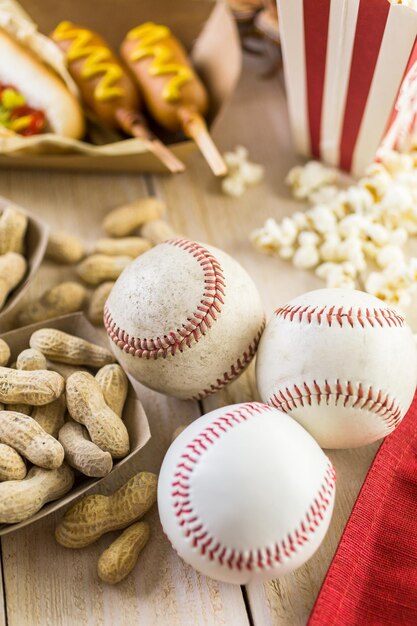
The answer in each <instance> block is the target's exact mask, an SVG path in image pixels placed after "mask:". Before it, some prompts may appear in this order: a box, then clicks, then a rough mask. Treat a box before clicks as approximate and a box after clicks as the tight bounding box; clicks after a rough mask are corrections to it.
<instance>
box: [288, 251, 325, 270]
mask: <svg viewBox="0 0 417 626" xmlns="http://www.w3.org/2000/svg"><path fill="white" fill-rule="evenodd" d="M319 261H320V255H319V252H318V250H317V248H315V247H314V246H301V247H300V248H298V250H297V251H296V252H295V253H294V256H293V259H292V262H293V264H294V266H295V267H298V268H299V269H305V270H308V269H311V268H312V267H316V265H317V264H318V263H319Z"/></svg>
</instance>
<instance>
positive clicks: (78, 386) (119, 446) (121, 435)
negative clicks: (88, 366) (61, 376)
mask: <svg viewBox="0 0 417 626" xmlns="http://www.w3.org/2000/svg"><path fill="white" fill-rule="evenodd" d="M66 395H67V407H68V412H69V414H70V415H71V417H72V419H73V420H75V421H76V422H78V423H80V424H82V425H83V426H85V427H86V428H87V430H88V434H89V435H90V437H91V441H93V442H94V443H95V444H96V445H97V446H98V447H99V448H101V449H102V450H104V451H105V452H110V454H111V455H112V457H113V458H121V457H124V456H126V454H127V453H128V452H129V434H128V432H127V429H126V426H125V425H124V423H123V422H122V420H121V419H120V417H119V416H118V415H116V413H115V412H114V411H112V409H111V408H110V407H109V406H108V405H107V404H106V402H105V400H104V395H103V392H102V390H101V387H100V385H99V383H98V382H97V381H96V380H95V378H94V376H92V375H91V374H87V373H86V372H79V373H75V374H72V375H71V376H70V377H69V378H68V379H67V384H66Z"/></svg>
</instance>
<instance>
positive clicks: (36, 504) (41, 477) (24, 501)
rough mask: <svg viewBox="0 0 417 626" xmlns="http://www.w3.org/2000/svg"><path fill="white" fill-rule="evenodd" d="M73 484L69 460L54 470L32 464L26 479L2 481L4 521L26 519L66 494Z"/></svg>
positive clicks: (0, 511)
mask: <svg viewBox="0 0 417 626" xmlns="http://www.w3.org/2000/svg"><path fill="white" fill-rule="evenodd" d="M73 484H74V472H73V470H72V469H71V468H70V467H69V466H68V465H67V464H66V463H63V464H62V465H61V467H59V468H58V469H54V470H45V469H42V468H40V467H32V468H31V469H30V470H29V472H28V473H27V476H26V478H25V479H24V480H9V481H7V482H4V483H1V484H0V523H3V524H14V523H17V522H22V521H23V520H25V519H27V518H28V517H31V516H32V515H34V514H35V513H37V512H38V511H39V509H41V508H42V507H43V505H44V504H46V503H47V502H51V501H52V500H57V499H58V498H60V497H61V496H63V495H64V494H66V493H67V492H68V491H69V490H70V489H71V487H72V486H73Z"/></svg>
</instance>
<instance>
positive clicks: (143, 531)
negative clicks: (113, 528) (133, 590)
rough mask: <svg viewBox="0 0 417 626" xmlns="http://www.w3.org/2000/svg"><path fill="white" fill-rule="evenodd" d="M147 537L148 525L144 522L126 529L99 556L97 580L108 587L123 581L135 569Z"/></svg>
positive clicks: (148, 534) (148, 532)
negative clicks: (99, 579)
mask: <svg viewBox="0 0 417 626" xmlns="http://www.w3.org/2000/svg"><path fill="white" fill-rule="evenodd" d="M149 536H150V529H149V524H147V523H146V522H136V523H135V524H132V526H129V528H126V530H124V531H123V532H122V534H121V535H120V537H118V538H117V539H116V540H115V541H113V543H111V544H110V545H109V547H108V548H107V549H106V550H104V552H103V553H102V554H101V556H100V558H99V560H98V563H97V573H98V576H99V578H101V580H102V581H103V582H105V583H108V584H110V585H115V584H117V583H119V582H121V581H122V580H124V579H125V578H126V576H128V575H129V574H130V572H131V571H132V570H133V568H134V567H135V565H136V562H137V560H138V557H139V554H140V553H141V551H142V550H143V548H144V547H145V546H146V544H147V542H148V539H149Z"/></svg>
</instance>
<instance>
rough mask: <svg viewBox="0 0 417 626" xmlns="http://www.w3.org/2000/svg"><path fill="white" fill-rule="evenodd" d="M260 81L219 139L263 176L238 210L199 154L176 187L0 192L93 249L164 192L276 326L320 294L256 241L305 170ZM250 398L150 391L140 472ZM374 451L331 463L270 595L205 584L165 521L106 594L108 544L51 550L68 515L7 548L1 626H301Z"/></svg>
mask: <svg viewBox="0 0 417 626" xmlns="http://www.w3.org/2000/svg"><path fill="white" fill-rule="evenodd" d="M264 69H265V67H264V62H263V61H262V60H260V59H259V58H256V57H248V58H246V59H245V63H244V73H243V77H242V80H241V83H240V85H239V88H238V90H237V93H236V95H235V97H234V100H233V103H232V105H231V107H230V109H229V110H228V112H227V114H226V116H225V118H224V119H223V121H222V123H221V126H220V127H219V128H218V131H217V133H216V139H217V143H218V145H219V146H220V148H221V149H222V150H225V149H229V148H232V147H234V146H235V145H237V144H243V145H245V146H247V147H248V148H249V152H250V156H251V157H252V158H253V160H255V161H257V162H260V163H262V164H264V165H265V168H266V177H265V181H264V182H263V183H262V184H261V185H259V186H258V187H256V188H253V189H251V190H249V191H248V192H247V194H246V195H245V196H244V197H243V198H242V199H238V200H235V199H231V198H227V197H225V196H224V195H222V194H221V192H220V190H219V184H218V181H216V180H214V179H213V177H212V175H211V174H210V172H209V171H208V168H207V166H206V165H205V163H204V162H203V160H202V158H201V157H200V156H199V155H198V154H195V156H194V157H193V158H192V159H190V161H189V162H188V164H187V165H188V168H187V172H186V173H184V174H182V175H179V176H176V177H158V178H157V177H153V176H140V175H129V176H127V175H126V176H124V175H123V176H120V175H94V174H91V175H77V174H70V173H49V172H41V171H38V172H33V173H30V172H17V171H15V172H13V171H0V194H1V195H4V196H8V197H10V198H11V199H13V200H14V201H16V202H18V203H20V204H22V205H24V206H27V207H28V208H30V209H31V210H33V211H36V212H37V213H38V214H39V215H40V216H41V217H42V218H44V219H45V220H46V221H47V222H49V224H50V226H51V227H52V228H64V229H67V230H69V231H71V232H76V233H79V234H80V235H82V236H83V237H84V238H85V239H86V240H92V239H94V238H96V237H97V236H98V235H99V233H100V221H101V218H102V217H103V216H104V215H105V213H106V212H107V211H108V210H109V209H111V208H113V207H114V206H117V205H119V204H121V203H123V202H125V201H127V200H133V199H134V198H136V197H137V196H142V195H146V194H157V195H158V196H160V197H162V198H164V199H165V200H166V202H167V204H168V208H169V215H168V219H169V221H170V222H171V223H172V225H173V226H174V227H175V229H176V230H177V231H178V232H180V233H182V234H185V235H186V236H188V237H190V238H193V239H197V240H200V241H204V242H207V243H210V244H213V245H215V246H218V247H220V248H223V249H225V250H226V251H227V252H229V253H230V254H232V255H233V256H235V257H236V258H237V259H238V260H239V261H240V262H241V263H242V265H243V266H244V267H245V268H246V269H247V270H248V272H249V273H250V274H251V276H252V277H253V278H254V280H255V281H256V283H257V284H258V287H259V289H260V292H261V294H262V297H263V300H264V303H265V308H266V311H267V314H268V316H270V314H271V313H272V311H273V310H274V309H275V308H277V307H278V306H279V305H280V304H282V303H284V302H285V301H286V300H288V299H289V298H291V297H294V296H295V295H297V294H299V293H301V292H303V291H306V290H309V289H313V288H315V287H319V286H321V282H320V281H319V280H318V279H316V278H315V277H314V275H312V274H311V273H308V272H302V271H299V270H295V269H293V268H292V267H291V266H290V265H289V264H287V263H285V262H283V261H280V260H277V259H273V258H270V257H266V256H262V255H260V254H259V253H258V252H256V251H255V250H253V249H252V247H251V245H250V243H249V240H248V236H249V233H250V232H251V230H252V229H253V228H255V227H257V226H259V225H260V224H262V223H263V221H264V220H265V219H266V218H267V217H269V216H274V217H277V218H279V217H282V216H284V215H286V214H288V213H290V212H291V210H293V209H295V207H296V206H297V204H296V203H295V202H294V201H293V200H291V199H290V197H289V192H288V190H287V188H286V186H285V184H284V178H285V175H286V174H287V171H288V170H289V168H290V167H291V166H292V165H293V164H295V163H296V162H297V158H296V157H295V155H294V153H293V149H292V147H291V140H290V136H289V127H288V121H287V116H286V107H285V98H284V93H283V87H282V80H281V79H280V78H279V77H277V76H275V77H274V78H272V79H268V80H265V79H263V78H261V74H262V71H263V70H264ZM72 275H73V274H72V270H71V269H62V268H57V267H56V266H53V265H48V264H45V265H44V267H42V269H41V271H40V272H39V274H38V276H37V279H36V281H35V284H34V285H33V287H32V288H31V293H30V297H32V298H33V297H34V296H36V295H37V294H39V293H40V292H43V291H44V290H45V288H46V287H47V286H49V285H52V284H55V283H57V282H59V281H62V280H64V279H65V278H66V277H70V276H72ZM255 397H256V388H255V384H254V376H253V367H251V368H249V371H248V372H247V373H245V374H244V376H243V377H242V378H241V379H240V380H238V381H237V382H235V383H234V384H232V385H231V386H230V387H229V388H227V389H226V390H224V391H222V392H221V393H219V394H217V395H215V396H212V397H211V398H209V399H208V400H206V401H204V402H203V403H197V402H182V401H178V400H174V399H169V398H166V397H164V396H162V395H159V394H156V393H153V392H151V391H148V390H143V394H142V400H143V403H144V406H145V409H146V411H147V413H148V416H149V420H150V425H151V432H152V439H151V441H150V442H149V444H148V445H147V446H146V448H145V449H144V450H143V452H142V453H141V454H140V458H139V461H138V464H137V469H149V470H153V471H158V467H159V465H160V463H161V461H162V458H163V455H164V452H165V451H166V449H167V447H168V445H169V443H170V438H171V435H172V431H173V430H174V429H175V428H176V427H177V426H178V425H179V424H184V423H188V422H189V421H191V420H192V419H194V418H195V417H197V416H198V415H200V414H201V413H203V412H207V411H208V410H211V409H213V408H215V407H218V406H221V405H225V404H230V403H232V402H239V401H245V400H249V399H254V398H255ZM376 449H377V445H374V446H370V447H367V448H363V449H357V450H351V451H338V452H330V456H331V459H332V461H333V462H334V464H335V467H336V471H337V476H338V485H337V497H336V507H335V512H334V515H333V520H332V522H331V526H330V530H329V532H328V534H327V537H326V539H325V541H324V543H323V545H322V546H321V548H320V550H319V551H318V552H317V553H316V555H315V556H314V557H313V558H312V559H311V560H310V561H309V562H308V563H307V564H306V565H305V566H304V567H302V568H301V569H299V570H298V571H297V572H295V573H294V574H291V575H289V576H286V577H285V578H282V579H280V580H275V581H272V582H270V583H266V584H251V585H249V586H247V587H242V588H240V587H235V586H230V585H226V584H219V583H217V582H215V581H213V580H209V579H207V578H205V577H204V576H200V575H199V574H197V573H196V572H195V571H193V570H192V569H191V568H190V567H188V566H187V565H185V564H184V563H183V562H182V561H181V560H180V559H179V558H178V557H177V555H176V554H175V553H174V551H173V550H172V549H171V548H170V545H169V543H168V541H167V539H166V538H165V537H164V536H163V534H162V531H161V527H160V524H159V520H158V514H157V511H156V510H154V511H153V513H152V514H151V515H150V519H151V523H152V538H151V540H150V543H149V545H148V546H147V547H146V549H145V551H144V552H143V554H142V555H141V557H140V560H139V562H138V565H137V567H136V569H135V570H134V572H133V573H132V574H131V575H130V576H129V577H128V578H127V579H126V580H125V581H124V582H123V583H121V584H120V585H118V586H116V587H110V586H106V585H104V584H102V583H101V582H100V581H99V580H98V578H97V575H96V572H95V567H96V561H97V558H98V555H99V553H100V552H101V551H102V550H103V549H104V548H105V547H106V546H107V545H108V543H109V540H110V539H111V537H109V536H105V537H103V538H102V539H101V540H100V541H98V542H97V544H94V545H92V546H91V547H89V548H87V549H85V550H82V551H70V550H65V549H64V548H62V547H60V546H59V545H58V544H56V543H55V540H54V538H53V530H54V526H55V523H56V521H57V519H58V518H59V517H61V515H62V513H61V514H57V515H56V516H55V515H52V516H51V517H48V518H47V519H46V520H44V521H42V520H41V521H40V522H38V523H36V524H34V525H30V526H28V527H26V528H24V529H22V530H20V531H18V532H16V533H13V534H10V535H8V536H6V537H4V538H3V539H2V541H1V561H2V570H1V577H2V585H3V594H0V626H2V625H3V624H9V625H10V626H64V625H65V626H75V625H78V624H80V625H88V626H93V625H94V626H96V625H97V626H98V625H106V626H130V625H132V624H138V625H140V626H200V625H214V624H216V625H220V624H224V625H227V626H244V625H245V624H255V625H256V626H266V625H272V624H273V625H275V626H298V625H302V624H305V623H306V620H307V618H308V615H309V612H310V610H311V607H312V605H313V603H314V600H315V598H316V595H317V593H318V590H319V588H320V585H321V582H322V580H323V577H324V575H325V573H326V571H327V568H328V566H329V563H330V560H331V558H332V555H333V553H334V551H335V549H336V547H337V543H338V540H339V538H340V535H341V532H342V530H343V528H344V526H345V523H346V520H347V518H348V515H349V513H350V511H351V508H352V505H353V503H354V500H355V498H356V496H357V494H358V491H359V489H360V487H361V484H362V482H363V479H364V477H365V474H366V471H367V469H368V467H369V465H370V463H371V461H372V459H373V456H374V454H375V452H376ZM132 473H133V471H132ZM126 478H127V477H126Z"/></svg>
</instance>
